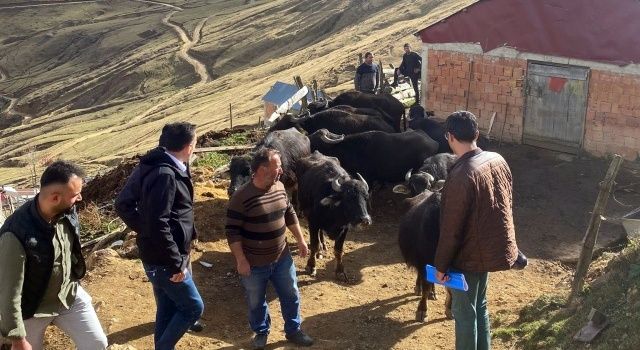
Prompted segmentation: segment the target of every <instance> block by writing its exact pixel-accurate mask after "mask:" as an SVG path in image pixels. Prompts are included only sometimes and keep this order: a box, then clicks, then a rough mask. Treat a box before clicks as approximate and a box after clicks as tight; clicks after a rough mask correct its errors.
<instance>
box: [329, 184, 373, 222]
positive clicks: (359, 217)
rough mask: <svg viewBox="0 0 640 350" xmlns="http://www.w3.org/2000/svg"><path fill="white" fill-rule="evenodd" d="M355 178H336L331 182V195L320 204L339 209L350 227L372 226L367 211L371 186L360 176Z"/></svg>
mask: <svg viewBox="0 0 640 350" xmlns="http://www.w3.org/2000/svg"><path fill="white" fill-rule="evenodd" d="M357 177H358V178H357V179H355V178H335V179H332V180H331V190H332V192H331V194H330V195H328V196H326V197H324V198H323V199H322V200H321V201H320V204H321V205H323V206H327V207H332V208H334V209H337V210H338V211H339V212H340V213H342V215H344V216H345V217H346V218H347V220H348V221H349V226H350V227H358V226H368V225H371V216H370V215H369V212H368V211H367V203H368V201H369V185H368V184H367V182H366V181H365V180H364V178H362V176H361V175H360V174H358V175H357Z"/></svg>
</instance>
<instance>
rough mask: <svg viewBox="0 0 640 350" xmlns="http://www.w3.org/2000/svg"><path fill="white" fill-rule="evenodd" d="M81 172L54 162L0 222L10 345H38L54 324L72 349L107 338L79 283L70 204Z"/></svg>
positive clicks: (0, 321)
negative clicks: (36, 190) (37, 185)
mask: <svg viewBox="0 0 640 350" xmlns="http://www.w3.org/2000/svg"><path fill="white" fill-rule="evenodd" d="M83 177H84V172H83V171H82V169H80V168H79V167H77V166H76V165H74V164H72V163H69V162H65V161H57V162H54V163H53V164H51V165H50V166H49V167H47V169H46V170H45V171H44V173H43V174H42V178H41V179H40V193H39V194H38V195H37V196H36V197H35V198H34V199H32V200H30V201H28V202H27V203H25V204H23V205H22V206H21V207H20V208H18V210H16V211H15V212H14V213H13V214H12V215H11V216H9V217H8V218H7V220H6V221H5V223H4V224H3V225H2V227H0V330H1V331H2V335H3V336H4V337H6V338H9V339H10V340H11V343H12V349H14V350H15V349H42V347H43V340H44V332H45V329H46V328H47V326H48V325H50V324H54V325H56V326H58V328H60V329H62V330H63V331H64V332H66V333H67V334H68V335H69V336H70V337H71V339H73V342H74V343H75V345H76V347H77V348H78V349H105V348H106V347H107V337H106V336H105V334H104V331H103V330H102V327H101V326H100V321H99V320H98V317H97V316H96V312H95V310H94V309H93V306H92V304H91V297H90V296H89V294H87V292H86V291H85V290H84V289H82V287H81V286H80V283H79V281H80V279H81V278H82V277H83V276H84V274H85V271H86V268H85V262H84V259H83V257H82V253H81V252H80V225H79V224H78V215H77V214H76V211H75V203H77V202H79V201H80V200H82V195H81V194H80V192H81V190H82V183H83Z"/></svg>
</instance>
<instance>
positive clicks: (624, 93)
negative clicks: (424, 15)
mask: <svg viewBox="0 0 640 350" xmlns="http://www.w3.org/2000/svg"><path fill="white" fill-rule="evenodd" d="M422 54H423V65H424V66H426V67H423V76H422V86H423V87H426V89H424V88H423V91H422V103H423V105H424V106H426V109H427V110H433V111H434V112H435V113H436V116H437V117H438V118H440V119H444V118H446V117H447V115H449V114H450V113H452V112H454V111H456V110H462V109H468V110H469V111H471V112H472V113H474V114H475V115H476V116H477V117H478V121H479V124H480V128H481V130H483V131H486V129H487V128H488V126H489V121H490V119H491V116H492V114H493V113H494V112H495V113H496V118H495V121H494V124H493V128H492V130H491V136H492V138H494V139H500V138H502V140H503V141H507V142H513V143H520V142H522V132H523V129H522V127H523V114H524V105H525V102H526V101H525V98H524V86H525V77H526V73H527V72H526V69H527V61H528V60H537V61H547V62H554V63H560V64H572V65H580V66H586V67H589V68H591V75H590V78H589V97H588V102H587V113H586V117H585V118H586V119H585V136H584V141H583V148H584V150H586V151H587V152H588V153H590V154H592V155H595V156H599V157H600V156H606V155H607V154H612V153H618V154H620V155H622V156H623V157H625V159H627V160H640V66H639V65H628V66H625V67H618V66H614V65H607V64H602V63H597V62H588V61H582V60H575V59H569V58H563V57H551V56H544V55H536V54H530V53H521V52H518V51H517V50H515V49H513V48H507V47H505V48H499V49H496V50H493V51H490V52H486V53H483V52H482V48H481V47H480V46H479V45H477V44H425V45H423V51H422Z"/></svg>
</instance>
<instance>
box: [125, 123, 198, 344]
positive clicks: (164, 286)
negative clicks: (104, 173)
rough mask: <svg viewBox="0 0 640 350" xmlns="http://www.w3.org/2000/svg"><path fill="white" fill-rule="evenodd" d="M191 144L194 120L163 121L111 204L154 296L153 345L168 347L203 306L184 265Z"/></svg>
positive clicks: (189, 233)
mask: <svg viewBox="0 0 640 350" xmlns="http://www.w3.org/2000/svg"><path fill="white" fill-rule="evenodd" d="M195 145H196V126H195V125H193V124H190V123H174V124H167V125H165V126H164V128H162V134H161V135H160V145H159V147H157V148H155V149H153V150H151V151H149V152H148V153H147V154H146V155H144V156H143V157H142V158H140V165H138V167H136V168H135V169H134V171H133V173H132V174H131V176H130V177H129V179H128V180H127V184H126V185H125V187H124V189H123V190H122V192H120V194H119V195H118V198H117V199H116V204H115V207H116V211H117V212H118V215H119V216H120V218H122V221H124V222H125V223H126V224H127V226H129V227H130V228H131V229H132V230H134V231H136V232H137V233H138V236H137V237H136V241H137V244H138V249H139V250H140V259H141V260H142V265H143V266H144V270H145V273H146V274H147V277H149V281H150V282H151V285H152V286H153V294H154V295H155V298H156V308H157V310H156V325H155V332H154V342H155V348H156V349H157V350H172V349H174V348H175V346H176V343H178V341H179V340H180V338H182V336H183V335H184V334H185V333H186V332H187V330H188V329H189V327H191V326H192V325H193V324H194V322H196V321H197V320H198V319H199V318H200V316H201V315H202V312H203V310H204V304H203V302H202V298H201V297H200V293H199V292H198V289H197V288H196V286H195V284H194V282H193V279H192V275H191V271H190V269H189V264H190V256H189V254H190V251H191V242H192V241H193V240H194V239H196V229H195V226H194V218H193V185H192V183H191V174H190V173H189V168H188V166H187V164H188V162H189V159H190V158H191V155H192V154H193V150H194V149H195Z"/></svg>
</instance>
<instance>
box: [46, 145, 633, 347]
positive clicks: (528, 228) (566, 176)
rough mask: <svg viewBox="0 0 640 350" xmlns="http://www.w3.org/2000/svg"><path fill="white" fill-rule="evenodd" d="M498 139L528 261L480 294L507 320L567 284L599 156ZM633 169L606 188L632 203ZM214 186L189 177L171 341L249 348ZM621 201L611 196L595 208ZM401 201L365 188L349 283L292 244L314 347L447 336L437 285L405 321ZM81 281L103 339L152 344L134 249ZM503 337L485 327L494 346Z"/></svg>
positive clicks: (606, 235) (349, 258)
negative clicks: (181, 280) (184, 318)
mask: <svg viewBox="0 0 640 350" xmlns="http://www.w3.org/2000/svg"><path fill="white" fill-rule="evenodd" d="M494 148H497V147H496V146H494ZM498 150H499V151H500V152H501V153H502V154H503V155H504V156H505V158H506V159H507V160H508V161H509V163H510V165H511V167H512V170H513V173H514V179H515V185H514V187H515V193H514V197H515V199H514V200H515V216H516V225H517V233H518V243H519V246H520V248H521V249H522V250H523V251H524V252H525V253H526V254H528V256H529V257H530V258H531V260H530V261H531V263H530V266H529V267H528V268H527V269H525V270H524V271H508V272H500V273H493V274H491V276H490V284H489V285H490V287H489V306H490V312H491V316H492V326H493V327H497V326H500V325H505V324H509V323H511V322H513V321H514V320H515V319H517V317H518V312H519V310H520V309H522V308H523V307H524V306H526V305H528V304H530V303H531V302H532V301H533V300H535V299H536V298H538V297H540V296H541V295H545V294H558V293H566V292H567V291H568V288H569V282H570V280H571V274H572V270H571V267H570V265H567V264H563V263H561V262H560V260H564V261H569V262H570V261H571V260H572V259H575V256H577V254H578V252H579V247H580V241H581V239H582V235H583V233H584V230H585V228H586V226H587V222H588V218H589V214H588V212H589V211H590V210H591V208H592V206H593V203H594V201H595V198H596V196H597V183H598V182H599V181H601V180H602V177H603V176H604V173H605V172H606V168H607V166H608V162H607V161H605V160H594V159H569V158H566V155H559V154H558V153H555V152H549V151H544V150H541V149H537V148H532V147H528V146H522V145H519V146H515V145H503V146H502V147H500V148H499V149H498ZM559 157H560V158H559ZM639 177H640V175H639V173H638V171H636V170H633V169H628V168H623V169H622V170H621V172H620V174H619V176H618V181H617V183H618V184H617V188H618V190H617V191H616V192H615V197H616V200H617V201H619V202H621V203H625V204H629V203H632V204H635V205H636V206H637V204H638V203H639V202H640V191H639V189H640V188H639V186H638V182H639V181H638V179H639ZM225 186H226V182H225V181H219V182H214V181H204V182H200V183H199V184H198V185H197V207H196V219H197V226H198V229H199V232H200V233H201V236H202V237H201V242H199V243H198V245H197V249H196V252H194V256H193V258H194V276H195V280H196V283H197V285H198V287H199V289H200V292H201V294H202V296H203V298H204V300H205V313H204V315H203V317H202V319H203V321H204V323H205V325H206V328H205V330H204V331H203V332H202V333H199V334H188V335H186V336H185V337H184V338H183V340H182V341H181V342H180V344H179V346H178V348H179V349H242V348H250V339H251V336H252V334H251V331H250V330H249V328H248V325H247V318H246V306H245V301H244V296H243V289H242V287H241V285H240V284H239V279H238V276H237V274H236V273H235V265H234V261H233V258H232V256H231V254H230V252H229V249H228V247H227V244H226V241H225V239H224V216H225V209H226V202H227V195H226V189H225ZM630 210H631V209H630V208H628V207H624V206H621V205H620V204H617V203H616V202H615V201H614V200H611V201H610V204H609V208H608V211H607V215H609V216H616V215H620V214H622V213H624V212H627V211H630ZM403 212H404V206H403V203H402V198H400V197H398V196H397V195H395V194H393V193H392V192H391V191H390V189H389V188H386V189H382V190H381V191H380V192H378V193H377V194H376V195H375V196H374V201H373V212H372V217H373V221H374V224H373V225H372V226H370V227H369V228H367V229H365V230H362V231H358V232H350V233H349V236H348V239H347V242H346V245H345V251H346V254H345V268H346V269H347V273H348V275H349V277H350V279H351V280H350V282H349V283H345V282H340V281H337V280H335V278H334V273H333V269H334V267H335V264H334V261H333V255H332V254H331V253H330V254H329V256H328V257H325V259H324V260H321V261H320V262H319V266H318V276H317V277H316V278H311V277H310V276H308V275H306V274H304V272H303V269H304V265H305V260H304V259H302V258H300V257H299V256H297V255H296V254H295V253H296V252H295V248H294V245H292V250H293V251H294V256H295V258H294V259H295V262H296V266H297V268H298V275H299V285H300V290H301V294H302V314H303V316H304V323H303V329H304V330H306V331H308V333H309V334H310V335H311V336H313V337H315V338H316V345H315V346H314V348H316V349H451V348H453V329H454V328H453V327H454V324H453V322H452V321H449V320H446V319H445V317H444V306H443V303H444V291H443V290H442V289H441V288H439V289H438V296H439V300H438V301H435V302H431V303H430V309H429V314H428V320H427V322H426V323H417V322H415V321H414V316H415V310H416V307H417V303H418V297H417V296H415V295H414V294H413V285H414V281H415V273H414V272H413V271H411V270H410V269H408V268H407V267H406V266H405V265H404V263H403V262H402V260H401V257H400V253H399V250H398V248H397V243H396V240H397V229H398V218H399V217H400V216H401V215H402V214H403ZM303 224H304V220H303ZM304 225H305V226H306V224H304ZM622 232H623V231H622V229H621V228H620V227H618V226H615V225H611V224H605V225H603V226H602V229H601V234H600V240H599V243H600V244H603V243H608V242H612V241H615V240H616V239H617V238H619V235H620V234H621V233H622ZM289 241H290V242H293V239H290V240H289ZM199 261H205V262H209V263H212V264H213V267H211V268H205V267H203V266H202V265H200V264H199V263H198V262H199ZM84 285H85V286H86V287H87V289H88V290H89V291H90V293H91V295H92V296H93V299H94V303H99V304H101V306H100V309H99V311H98V314H99V316H100V319H101V321H102V325H103V327H104V328H105V329H106V331H107V333H108V337H109V341H110V343H118V344H123V343H127V344H131V345H133V346H135V347H136V348H138V349H151V348H152V344H153V339H152V334H153V320H154V312H155V311H154V310H155V306H154V301H153V295H152V291H151V286H150V285H149V283H148V282H147V280H146V278H145V275H144V272H143V270H142V266H141V264H140V262H139V261H137V260H135V261H134V260H123V259H120V258H107V259H105V260H103V261H100V262H99V263H98V264H97V268H96V269H95V270H93V271H91V272H90V273H89V276H88V277H87V278H86V280H85V281H84ZM269 300H270V302H269V306H270V309H271V313H272V320H273V323H272V333H271V335H270V338H269V343H270V345H269V347H268V348H269V349H286V348H290V346H289V345H288V343H286V342H285V340H284V334H283V331H282V327H283V322H282V320H281V318H280V310H279V306H278V302H277V300H275V299H274V293H273V290H272V289H270V290H269ZM47 339H48V347H47V348H48V349H66V348H69V347H70V343H69V341H68V340H67V339H66V338H65V337H64V336H61V335H60V333H59V332H56V331H51V332H50V333H49V336H48V338H47ZM512 346H513V344H511V343H504V342H502V341H501V340H499V339H494V348H495V349H511V348H513V347H512Z"/></svg>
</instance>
